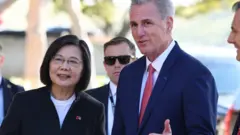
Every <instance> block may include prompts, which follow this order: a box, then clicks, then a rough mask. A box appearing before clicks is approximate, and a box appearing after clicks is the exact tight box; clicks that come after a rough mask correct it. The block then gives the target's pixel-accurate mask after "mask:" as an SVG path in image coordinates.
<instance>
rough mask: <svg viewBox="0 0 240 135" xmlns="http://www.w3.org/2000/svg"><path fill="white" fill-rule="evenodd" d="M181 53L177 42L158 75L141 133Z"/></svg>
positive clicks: (141, 126)
mask: <svg viewBox="0 0 240 135" xmlns="http://www.w3.org/2000/svg"><path fill="white" fill-rule="evenodd" d="M179 52H180V47H179V46H178V44H177V42H175V46H174V48H173V49H172V51H171V52H170V53H169V55H168V57H167V59H166V60H165V62H164V64H163V66H162V69H161V71H160V73H159V75H158V78H157V80H156V83H155V86H154V88H153V91H152V94H151V97H150V99H149V101H148V105H147V108H146V111H145V113H144V116H143V120H142V123H141V125H140V128H139V132H140V131H141V128H143V126H144V124H146V122H147V120H148V118H149V117H150V115H151V110H152V109H153V108H154V106H155V101H156V99H157V98H158V95H159V94H160V93H161V92H162V91H163V90H164V87H165V85H166V83H167V81H168V77H169V73H170V71H171V70H170V69H171V67H172V66H173V65H174V63H175V60H176V59H177V55H178V54H179Z"/></svg>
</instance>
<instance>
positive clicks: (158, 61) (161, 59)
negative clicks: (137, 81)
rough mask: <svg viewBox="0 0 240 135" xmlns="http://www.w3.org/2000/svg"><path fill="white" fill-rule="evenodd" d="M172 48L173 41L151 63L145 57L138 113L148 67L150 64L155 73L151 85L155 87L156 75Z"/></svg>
mask: <svg viewBox="0 0 240 135" xmlns="http://www.w3.org/2000/svg"><path fill="white" fill-rule="evenodd" d="M174 46H175V41H174V40H173V41H172V42H171V43H170V45H169V46H168V48H167V49H166V50H165V51H164V52H163V53H162V54H161V55H159V56H158V57H157V58H156V59H155V60H154V61H153V62H152V63H151V62H150V61H149V59H148V58H147V57H146V70H145V72H144V74H143V79H142V87H141V95H140V101H139V113H140V110H141V103H142V97H143V93H144V88H145V85H146V82H147V77H148V71H147V68H148V66H149V65H150V64H152V66H153V68H154V69H155V72H154V74H153V84H154V85H155V83H156V80H157V78H158V75H159V73H160V71H161V69H162V66H163V63H164V61H165V60H166V59H167V57H168V55H169V53H170V52H171V50H172V49H173V47H174Z"/></svg>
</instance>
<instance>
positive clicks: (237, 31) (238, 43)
mask: <svg viewBox="0 0 240 135" xmlns="http://www.w3.org/2000/svg"><path fill="white" fill-rule="evenodd" d="M231 28H232V31H231V33H230V35H229V37H228V43H231V44H233V45H234V46H235V48H236V49H237V57H236V59H237V60H238V61H240V10H239V9H238V10H237V11H236V13H235V15H234V18H233V22H232V27H231Z"/></svg>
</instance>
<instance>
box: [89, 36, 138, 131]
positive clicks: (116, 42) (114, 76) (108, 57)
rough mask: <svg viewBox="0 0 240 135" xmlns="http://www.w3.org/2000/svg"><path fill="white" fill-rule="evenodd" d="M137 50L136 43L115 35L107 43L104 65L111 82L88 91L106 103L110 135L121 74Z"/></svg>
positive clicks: (107, 127) (105, 45)
mask: <svg viewBox="0 0 240 135" xmlns="http://www.w3.org/2000/svg"><path fill="white" fill-rule="evenodd" d="M135 51H136V49H135V46H134V44H133V43H132V42H131V41H129V40H128V39H127V38H124V37H115V38H113V39H112V40H110V41H108V42H107V43H105V44H104V62H103V65H104V67H105V70H106V72H107V75H108V77H109V78H110V82H109V84H107V85H104V86H102V87H99V88H96V89H92V90H88V91H86V92H87V93H88V94H90V95H91V96H93V97H94V98H96V99H97V100H99V101H101V102H102V103H104V105H105V114H106V115H105V116H106V133H107V134H108V135H111V131H112V125H113V118H114V115H113V114H114V108H115V103H116V88H117V85H118V79H119V74H120V72H121V70H122V69H123V68H124V67H125V66H126V65H127V64H129V63H131V62H132V61H133V60H134V59H135V57H136V55H135Z"/></svg>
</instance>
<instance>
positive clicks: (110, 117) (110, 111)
mask: <svg viewBox="0 0 240 135" xmlns="http://www.w3.org/2000/svg"><path fill="white" fill-rule="evenodd" d="M109 87H110V90H111V92H112V96H113V101H114V106H115V105H116V92H117V86H116V85H115V84H114V83H113V82H111V81H110V83H109ZM113 120H114V112H113V107H112V103H111V100H110V94H109V96H108V119H107V121H108V127H107V130H108V131H107V135H111V134H112V127H113Z"/></svg>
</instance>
